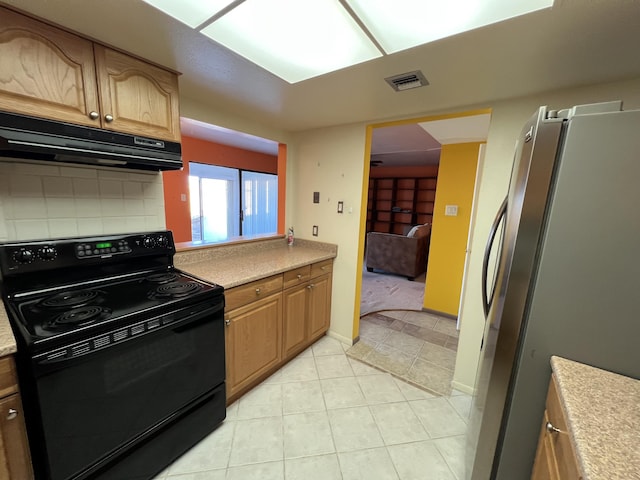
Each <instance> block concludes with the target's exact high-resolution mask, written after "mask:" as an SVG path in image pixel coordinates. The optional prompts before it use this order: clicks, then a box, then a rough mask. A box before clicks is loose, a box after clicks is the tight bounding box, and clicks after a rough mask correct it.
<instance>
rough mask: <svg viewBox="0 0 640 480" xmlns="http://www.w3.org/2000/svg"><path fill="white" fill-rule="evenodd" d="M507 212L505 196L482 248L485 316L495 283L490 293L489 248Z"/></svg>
mask: <svg viewBox="0 0 640 480" xmlns="http://www.w3.org/2000/svg"><path fill="white" fill-rule="evenodd" d="M506 214H507V197H505V199H504V200H503V201H502V205H500V208H499V209H498V213H497V214H496V218H495V219H494V220H493V223H492V224H491V230H490V231H489V238H488V240H487V246H486V247H485V250H484V259H483V260H482V308H483V310H484V317H485V318H487V317H488V316H489V309H490V308H491V304H492V303H493V295H494V293H495V291H496V283H495V281H494V282H493V285H491V295H489V294H488V292H487V276H488V272H489V257H491V249H492V247H493V242H494V241H495V238H496V234H497V233H498V227H499V226H500V223H501V222H502V219H503V218H504V217H505V215H506Z"/></svg>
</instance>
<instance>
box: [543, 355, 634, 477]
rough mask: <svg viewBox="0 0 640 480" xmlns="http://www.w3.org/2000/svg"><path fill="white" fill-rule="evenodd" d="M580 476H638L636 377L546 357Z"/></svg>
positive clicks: (558, 358)
mask: <svg viewBox="0 0 640 480" xmlns="http://www.w3.org/2000/svg"><path fill="white" fill-rule="evenodd" d="M551 368H552V370H553V373H554V374H555V376H556V380H557V382H558V387H559V389H558V390H559V391H558V393H559V395H560V401H561V402H562V406H563V407H564V409H565V412H566V415H567V423H568V428H569V433H570V434H571V436H572V438H573V441H574V445H575V447H576V455H577V457H578V464H579V466H580V468H581V469H582V474H583V475H584V480H623V479H624V480H631V479H634V480H637V479H640V454H639V453H638V452H640V380H634V379H633V378H629V377H625V376H622V375H618V374H615V373H612V372H608V371H606V370H601V369H599V368H595V367H591V366H589V365H584V364H582V363H577V362H574V361H571V360H567V359H564V358H560V357H552V358H551Z"/></svg>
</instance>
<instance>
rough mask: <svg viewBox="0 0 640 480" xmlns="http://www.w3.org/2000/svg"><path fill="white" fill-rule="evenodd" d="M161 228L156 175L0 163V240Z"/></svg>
mask: <svg viewBox="0 0 640 480" xmlns="http://www.w3.org/2000/svg"><path fill="white" fill-rule="evenodd" d="M164 228H165V215H164V193H163V189H162V175H161V174H160V173H159V172H145V171H140V170H124V169H114V168H102V167H98V168H94V167H87V166H84V165H67V164H52V163H44V162H22V161H17V160H12V159H4V158H0V241H13V240H39V239H45V238H56V237H69V236H87V235H101V234H116V233H132V232H142V231H148V230H162V229H164Z"/></svg>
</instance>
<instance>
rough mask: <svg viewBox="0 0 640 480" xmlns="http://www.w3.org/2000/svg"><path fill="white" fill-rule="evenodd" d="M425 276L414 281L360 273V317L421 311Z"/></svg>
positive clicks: (396, 276)
mask: <svg viewBox="0 0 640 480" xmlns="http://www.w3.org/2000/svg"><path fill="white" fill-rule="evenodd" d="M425 275H426V274H424V273H423V274H422V275H420V276H419V277H416V279H415V280H414V281H410V280H407V277H402V276H399V275H393V274H390V273H378V272H376V271H373V272H367V270H366V268H365V269H363V272H362V293H361V295H360V316H363V315H367V314H368V313H372V312H379V311H382V310H418V311H421V310H422V303H423V298H424V284H425Z"/></svg>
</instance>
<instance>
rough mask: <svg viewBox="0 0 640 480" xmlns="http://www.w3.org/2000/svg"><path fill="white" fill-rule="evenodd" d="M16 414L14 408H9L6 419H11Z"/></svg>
mask: <svg viewBox="0 0 640 480" xmlns="http://www.w3.org/2000/svg"><path fill="white" fill-rule="evenodd" d="M17 416H18V411H17V410H16V409H14V408H10V409H9V414H8V415H7V420H13V419H14V418H16V417H17Z"/></svg>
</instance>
